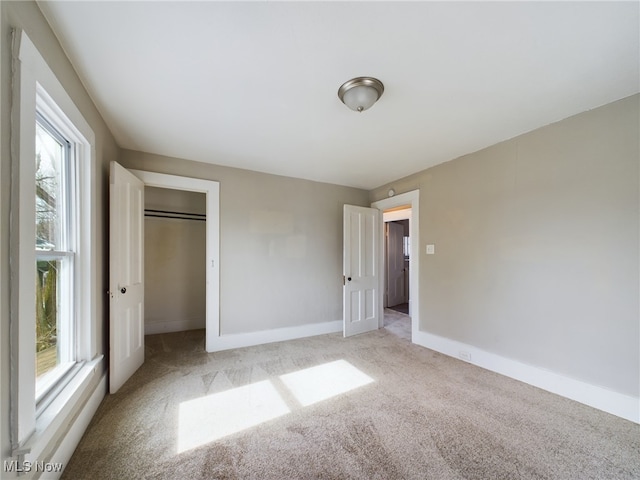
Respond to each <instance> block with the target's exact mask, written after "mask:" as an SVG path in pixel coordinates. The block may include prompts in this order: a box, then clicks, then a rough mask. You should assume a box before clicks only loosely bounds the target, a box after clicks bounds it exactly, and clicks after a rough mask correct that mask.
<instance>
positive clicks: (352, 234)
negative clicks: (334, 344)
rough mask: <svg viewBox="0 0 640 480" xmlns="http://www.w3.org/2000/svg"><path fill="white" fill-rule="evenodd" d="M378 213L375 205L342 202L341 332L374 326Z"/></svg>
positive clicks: (377, 297)
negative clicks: (370, 206) (342, 292)
mask: <svg viewBox="0 0 640 480" xmlns="http://www.w3.org/2000/svg"><path fill="white" fill-rule="evenodd" d="M381 228H382V227H381V213H380V211H379V210H377V209H375V208H366V207H357V206H353V205H345V206H344V245H343V274H344V282H343V283H344V287H343V290H344V294H343V334H344V336H345V337H349V336H351V335H357V334H359V333H364V332H368V331H371V330H376V329H377V328H378V327H379V326H380V321H381V318H382V308H381V307H382V304H381V302H380V290H381V289H380V256H381V250H380V244H381V242H380V240H381V237H382V235H380V233H381Z"/></svg>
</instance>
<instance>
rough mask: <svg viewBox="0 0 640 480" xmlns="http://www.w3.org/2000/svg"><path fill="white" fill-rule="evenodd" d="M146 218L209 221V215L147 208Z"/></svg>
mask: <svg viewBox="0 0 640 480" xmlns="http://www.w3.org/2000/svg"><path fill="white" fill-rule="evenodd" d="M144 216H145V217H158V218H176V219H178V220H199V221H201V222H204V221H206V220H207V215H206V214H204V213H189V212H171V211H169V210H154V209H151V208H145V210H144Z"/></svg>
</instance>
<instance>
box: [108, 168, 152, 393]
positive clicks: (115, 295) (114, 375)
mask: <svg viewBox="0 0 640 480" xmlns="http://www.w3.org/2000/svg"><path fill="white" fill-rule="evenodd" d="M110 178H111V182H110V183H111V184H110V208H111V213H110V231H109V254H110V262H109V298H110V316H109V321H110V328H109V351H110V355H109V358H110V360H109V391H110V392H111V393H115V392H116V391H118V389H119V388H120V387H121V386H122V385H123V384H124V382H126V381H127V379H128V378H129V377H130V376H131V375H133V373H134V372H135V371H136V370H137V369H138V368H139V367H140V365H142V363H143V362H144V218H143V210H144V183H142V181H141V180H140V179H138V177H136V176H135V175H133V174H132V173H131V172H129V171H128V170H127V169H126V168H124V167H122V166H121V165H119V164H118V163H116V162H111V175H110Z"/></svg>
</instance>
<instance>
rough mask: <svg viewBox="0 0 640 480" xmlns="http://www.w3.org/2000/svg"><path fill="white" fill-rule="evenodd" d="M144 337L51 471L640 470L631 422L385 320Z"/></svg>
mask: <svg viewBox="0 0 640 480" xmlns="http://www.w3.org/2000/svg"><path fill="white" fill-rule="evenodd" d="M146 342H147V346H146V353H147V355H146V362H145V364H144V365H143V366H142V368H141V369H140V370H139V371H138V372H137V373H136V374H135V375H134V376H133V377H132V378H131V379H130V381H129V382H127V383H126V384H125V385H124V387H123V388H122V389H121V391H120V392H118V393H117V394H115V395H108V396H107V397H106V398H105V399H104V401H103V402H102V404H101V406H100V408H99V409H98V412H97V414H96V416H95V417H94V419H93V420H92V422H91V424H90V426H89V428H88V430H87V432H86V433H85V435H84V437H83V439H82V441H81V442H80V445H79V446H78V448H77V450H76V452H75V454H74V455H73V457H72V459H71V460H70V462H69V464H68V465H67V467H66V469H65V472H64V475H63V478H65V479H74V480H75V479H94V480H95V479H146V478H149V479H151V478H153V479H267V480H268V479H385V480H389V479H438V480H443V479H444V480H446V479H508V480H514V479H554V480H555V479H580V480H586V479H599V480H600V479H638V478H640V426H638V425H636V424H633V423H631V422H628V421H626V420H622V419H620V418H617V417H614V416H612V415H609V414H606V413H603V412H600V411H598V410H594V409H592V408H589V407H587V406H584V405H581V404H578V403H576V402H573V401H571V400H567V399H564V398H561V397H558V396H556V395H553V394H550V393H547V392H544V391H542V390H539V389H536V388H534V387H531V386H528V385H525V384H523V383H520V382H517V381H514V380H511V379H508V378H505V377H502V376H500V375H497V374H494V373H491V372H489V371H486V370H483V369H481V368H478V367H475V366H473V365H470V364H467V363H464V362H462V361H459V360H456V359H453V358H449V357H446V356H444V355H441V354H438V353H435V352H433V351H430V350H428V349H425V348H422V347H419V346H416V345H413V344H411V343H410V342H408V341H407V340H406V339H403V338H399V337H398V336H397V335H394V334H393V333H392V332H391V331H390V330H389V329H387V328H383V329H380V330H378V331H376V332H371V333H367V334H363V335H359V336H356V337H351V338H348V339H344V338H342V337H341V335H339V334H331V335H323V336H318V337H313V338H307V339H300V340H294V341H289V342H281V343H276V344H269V345H262V346H258V347H250V348H245V349H237V350H230V351H226V352H221V353H215V354H207V353H206V352H205V351H204V349H203V344H204V331H191V332H181V333H175V334H164V335H154V336H150V337H147V339H146ZM314 367H316V368H314ZM296 375H297V376H296ZM298 377H300V378H302V379H303V380H304V379H305V378H306V380H307V384H306V389H302V390H298V391H296V388H295V385H294V384H295V382H293V380H295V379H296V378H298ZM300 378H298V379H300ZM367 379H369V380H367ZM367 382H368V383H367ZM345 385H346V388H349V386H352V387H354V388H353V389H351V390H348V391H343V393H338V394H335V395H334V396H328V397H327V398H322V396H323V395H325V396H327V395H331V393H332V391H333V389H334V387H336V386H340V387H343V388H342V390H345ZM334 393H335V392H334ZM305 395H307V396H306V397H305ZM309 395H310V396H309ZM314 395H316V397H314ZM317 395H320V397H317ZM314 398H315V400H316V401H315V403H313V400H314ZM310 400H311V403H310ZM269 412H271V413H269ZM261 415H262V416H263V417H262V421H261ZM265 418H271V419H270V420H266V421H265ZM251 423H255V426H248V425H249V424H251ZM229 425H236V427H237V428H238V430H237V431H235V433H229V432H230V430H228V429H229V428H231V427H229ZM238 426H239V427H238ZM224 432H227V433H229V434H228V435H226V436H223V437H222V438H219V439H214V438H215V437H216V436H219V435H222V434H223V433H224Z"/></svg>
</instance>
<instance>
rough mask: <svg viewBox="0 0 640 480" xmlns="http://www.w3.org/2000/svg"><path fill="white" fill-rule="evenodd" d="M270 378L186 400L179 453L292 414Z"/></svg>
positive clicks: (180, 420)
mask: <svg viewBox="0 0 640 480" xmlns="http://www.w3.org/2000/svg"><path fill="white" fill-rule="evenodd" d="M289 411H290V410H289V408H288V407H287V405H286V403H285V402H284V400H283V399H282V397H281V396H280V394H279V393H278V392H277V390H276V389H275V387H274V386H273V384H272V383H271V382H270V381H269V380H264V381H262V382H257V383H253V384H251V385H246V386H244V387H238V388H234V389H233V390H228V391H226V392H221V393H216V394H213V395H207V396H206V397H201V398H196V399H194V400H189V401H186V402H182V403H181V404H180V409H179V413H178V453H182V452H185V451H187V450H191V449H192V448H196V447H199V446H201V445H205V444H207V443H210V442H213V441H215V440H218V439H220V438H222V437H226V436H227V435H231V434H234V433H237V432H240V431H242V430H245V429H247V428H251V427H254V426H256V425H259V424H261V423H264V422H267V421H269V420H273V419H274V418H278V417H281V416H282V415H286V414H287V413H289Z"/></svg>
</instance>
